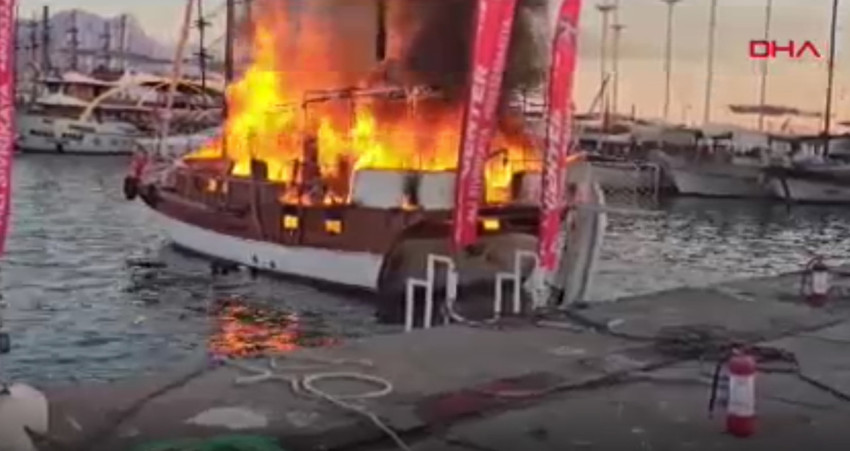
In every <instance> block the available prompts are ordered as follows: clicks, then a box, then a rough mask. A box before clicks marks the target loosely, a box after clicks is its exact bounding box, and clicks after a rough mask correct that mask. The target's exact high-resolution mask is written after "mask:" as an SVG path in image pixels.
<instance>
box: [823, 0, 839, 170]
mask: <svg viewBox="0 0 850 451" xmlns="http://www.w3.org/2000/svg"><path fill="white" fill-rule="evenodd" d="M837 21H838V0H832V23H831V24H830V26H829V61H828V63H827V64H828V66H827V67H828V70H827V83H826V108H825V110H826V111H825V112H824V118H823V139H824V143H823V151H824V156H826V155H828V154H829V129H830V125H831V122H832V118H831V116H832V85H833V78H834V76H835V38H836V36H835V34H836V30H837Z"/></svg>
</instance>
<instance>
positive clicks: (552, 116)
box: [538, 0, 581, 271]
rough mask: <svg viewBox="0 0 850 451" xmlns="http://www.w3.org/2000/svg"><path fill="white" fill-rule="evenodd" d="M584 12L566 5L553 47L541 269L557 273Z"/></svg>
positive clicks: (576, 0)
mask: <svg viewBox="0 0 850 451" xmlns="http://www.w3.org/2000/svg"><path fill="white" fill-rule="evenodd" d="M580 12H581V0H564V1H563V3H562V4H561V10H560V12H559V14H558V22H557V26H556V29H555V39H554V42H553V45H552V62H551V64H552V66H551V68H550V72H549V89H548V91H549V92H548V97H549V111H548V114H547V121H548V122H547V126H546V147H545V150H544V156H543V187H542V189H541V195H542V199H541V218H540V233H539V235H540V239H539V247H538V257H539V259H540V266H541V267H542V268H543V269H546V270H549V271H552V270H554V269H555V266H556V265H557V263H558V261H557V260H558V249H557V245H558V233H559V231H560V228H561V215H562V213H563V210H564V207H565V199H564V197H565V189H566V187H565V186H564V185H565V183H566V180H565V170H566V166H565V160H566V157H567V154H568V153H569V150H570V149H569V146H570V140H571V136H570V135H571V127H572V113H573V112H572V110H571V99H572V94H573V74H574V72H575V67H576V53H577V50H578V49H577V44H576V43H577V40H578V39H577V38H578V19H579V14H580Z"/></svg>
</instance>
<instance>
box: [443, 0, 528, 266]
mask: <svg viewBox="0 0 850 451" xmlns="http://www.w3.org/2000/svg"><path fill="white" fill-rule="evenodd" d="M516 1H517V0H478V10H477V18H476V21H477V22H476V23H477V26H476V33H475V45H474V47H473V60H472V77H471V83H470V85H471V86H470V92H469V98H468V99H467V105H466V110H465V111H464V117H463V128H462V130H461V131H462V133H461V148H460V152H459V155H458V165H457V181H456V182H455V210H454V230H453V232H452V242H453V244H454V246H455V249H460V248H463V247H465V246H468V245H470V244H472V243H474V242H475V241H476V240H477V239H478V209H479V208H480V206H481V201H482V199H483V198H484V193H485V191H484V182H485V180H484V164H485V163H486V160H487V153H488V149H489V148H490V141H491V140H492V138H493V134H494V133H495V130H494V129H495V126H496V121H495V115H496V108H497V107H498V104H499V94H500V92H501V88H502V76H503V72H504V70H505V63H506V61H507V54H508V46H509V44H510V36H511V29H512V27H513V20H514V15H515V11H516Z"/></svg>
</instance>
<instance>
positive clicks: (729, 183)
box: [653, 152, 770, 197]
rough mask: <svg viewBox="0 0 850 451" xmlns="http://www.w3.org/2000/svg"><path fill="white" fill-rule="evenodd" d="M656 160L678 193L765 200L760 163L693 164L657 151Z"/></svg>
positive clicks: (744, 160) (766, 193)
mask: <svg viewBox="0 0 850 451" xmlns="http://www.w3.org/2000/svg"><path fill="white" fill-rule="evenodd" d="M653 158H654V160H656V161H658V162H659V163H660V164H662V165H663V167H664V170H665V171H666V173H667V175H668V176H669V177H670V179H671V181H672V182H673V185H674V186H675V188H676V190H677V191H678V192H679V194H683V195H688V196H705V197H766V196H769V195H770V191H769V189H768V188H767V187H766V186H765V185H764V183H763V181H762V174H763V166H762V163H761V161H760V160H756V159H750V158H733V159H732V161H731V162H728V163H726V162H716V161H709V162H704V163H699V162H691V161H688V160H686V159H684V158H680V157H674V156H672V155H668V154H666V153H663V152H657V153H655V154H654V156H653Z"/></svg>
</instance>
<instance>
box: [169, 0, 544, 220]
mask: <svg viewBox="0 0 850 451" xmlns="http://www.w3.org/2000/svg"><path fill="white" fill-rule="evenodd" d="M272 4H276V5H280V4H281V2H267V3H266V4H265V5H266V8H264V12H263V14H258V16H259V20H258V22H257V23H255V24H254V30H253V33H252V39H253V47H252V52H253V63H252V65H251V66H250V67H249V68H248V69H247V70H246V71H245V73H244V74H243V76H242V77H241V79H239V80H238V81H236V82H234V83H233V84H231V86H230V87H229V89H228V95H227V101H228V118H227V121H226V123H225V126H224V130H225V131H224V137H223V138H220V139H218V140H216V141H214V142H211V143H209V144H208V145H206V146H204V147H203V148H201V149H198V150H197V151H195V152H194V153H192V154H190V155H189V156H187V157H186V158H187V159H206V158H222V157H225V156H226V158H228V159H230V160H232V161H233V162H234V166H233V170H232V174H233V175H236V176H248V175H250V170H251V160H252V159H256V160H261V161H264V162H265V163H266V165H267V168H268V178H269V179H270V180H272V181H279V182H286V183H298V182H301V181H303V180H299V179H300V178H301V177H299V176H298V175H297V174H299V173H303V169H304V168H303V167H302V166H301V165H302V164H303V163H304V153H303V148H304V143H305V137H306V136H313V137H315V143H316V147H317V149H318V150H317V153H318V155H317V157H316V160H317V161H316V162H315V164H317V166H318V169H319V172H320V173H321V175H322V177H325V178H335V177H337V178H347V177H348V176H349V175H350V174H343V173H341V169H340V168H341V162H348V165H349V170H358V169H408V170H421V171H445V170H454V169H456V166H457V159H458V157H457V154H458V145H459V135H460V128H461V119H462V106H461V105H459V102H456V101H455V102H449V101H446V100H433V99H428V100H419V101H411V100H408V101H398V100H395V101H391V100H387V99H384V100H381V99H378V98H371V99H367V100H358V101H357V102H356V103H354V102H349V101H337V102H325V103H323V104H310V105H309V106H307V107H306V108H305V107H304V106H303V104H302V102H303V100H304V98H305V94H307V91H309V90H310V89H315V88H317V87H326V86H328V85H334V84H335V83H336V86H339V84H338V83H347V82H349V81H350V80H346V78H347V77H348V75H349V74H348V73H347V72H346V73H342V72H340V71H336V70H333V69H334V68H335V67H336V66H337V65H339V66H346V64H348V61H346V59H347V58H348V57H347V56H340V54H341V53H345V51H344V50H340V49H339V48H338V47H339V46H340V43H339V42H334V40H333V39H332V38H323V36H327V34H325V33H323V31H327V30H323V27H327V24H322V23H320V21H318V20H306V23H304V22H305V18H303V17H299V19H298V20H300V21H301V23H300V27H301V31H299V32H297V33H296V32H295V31H294V30H292V29H291V26H290V25H289V24H291V23H294V22H295V20H289V19H294V18H289V17H288V15H287V14H286V12H284V11H281V8H280V7H279V6H277V7H275V6H271V5H272ZM331 35H332V34H331ZM294 36H297V38H296V37H294ZM293 40H294V42H293ZM293 48H295V49H297V51H294V53H293ZM287 50H289V51H287ZM323 56H324V57H323ZM336 63H339V64H336ZM348 72H357V71H348ZM370 75H372V76H374V74H369V73H364V72H361V73H357V74H356V77H357V78H358V79H359V80H364V79H368V78H369V76H370ZM503 128H504V127H503ZM510 135H511V136H509V134H508V133H505V132H504V131H500V132H499V133H498V134H497V136H496V138H495V139H494V143H493V144H494V146H493V147H494V149H495V151H494V153H493V157H492V158H490V159H489V160H488V162H487V164H486V167H485V180H486V186H487V191H486V195H487V201H488V202H490V203H502V202H506V201H508V200H509V199H508V198H509V192H510V190H509V187H510V183H511V180H512V177H513V175H514V174H515V173H516V172H517V171H521V170H538V169H539V157H538V156H537V154H536V152H535V151H534V147H535V146H534V145H532V144H531V142H530V140H528V139H527V138H525V137H524V136H523V135H524V134H523V133H511V134H510ZM302 177H303V176H302ZM331 197H332V198H333V200H336V201H338V200H339V199H346V198H347V197H348V193H345V192H335V193H332V195H331ZM298 200H299V195H297V194H293V193H289V194H287V195H285V196H284V198H283V199H282V201H284V202H295V201H298ZM328 200H329V199H326V201H328Z"/></svg>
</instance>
